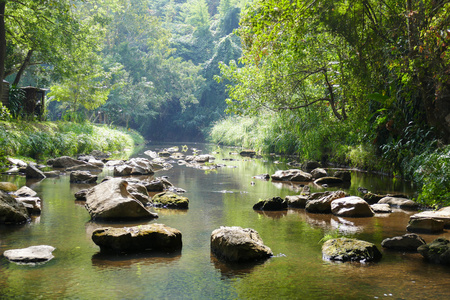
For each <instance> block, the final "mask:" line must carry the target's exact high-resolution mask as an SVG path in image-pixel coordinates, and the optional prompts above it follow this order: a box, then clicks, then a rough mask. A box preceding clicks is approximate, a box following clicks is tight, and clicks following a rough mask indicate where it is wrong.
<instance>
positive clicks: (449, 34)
mask: <svg viewBox="0 0 450 300" xmlns="http://www.w3.org/2000/svg"><path fill="white" fill-rule="evenodd" d="M449 43H450V1H448V0H424V1H415V0H403V1H399V0H383V1H373V0H356V1H341V0H339V1H330V0H322V1H319V0H303V1H300V0H277V1H275V0H209V1H206V0H140V1H131V0H99V1H71V0H40V1H31V0H22V1H16V0H0V54H1V55H0V72H1V73H0V75H2V78H4V79H5V80H6V81H8V82H9V83H10V88H9V99H10V101H9V105H8V107H5V106H2V107H0V119H2V120H17V119H19V120H20V119H21V120H28V119H30V118H33V116H27V115H26V114H24V112H23V111H22V107H21V106H20V105H19V104H18V103H20V99H21V97H23V95H22V94H21V90H20V89H19V88H18V87H24V86H35V87H39V88H44V89H46V90H47V94H46V97H47V101H46V107H45V119H46V120H53V121H56V120H65V121H71V122H92V123H102V124H107V125H111V126H121V127H124V128H127V129H133V130H137V131H138V132H140V133H141V134H142V135H143V136H144V137H145V138H146V139H147V140H149V141H175V140H177V141H209V142H214V143H218V144H226V145H235V146H242V147H246V148H253V149H255V150H258V151H261V152H265V153H272V152H273V153H281V154H295V155H298V157H299V158H300V159H301V160H318V161H322V162H327V163H333V164H335V165H344V166H349V167H357V168H361V169H364V170H371V171H378V172H383V173H385V174H389V175H393V176H398V177H401V178H404V179H408V180H412V181H413V182H414V183H416V184H417V185H418V186H419V189H420V194H419V196H418V198H419V199H418V200H419V201H422V202H424V203H427V204H429V205H439V204H442V203H445V202H447V203H448V202H450V200H449V199H450V147H449V146H448V144H449V141H450V63H449V62H450V52H449V50H448V44H449ZM4 90H5V87H4V85H1V87H0V95H3V94H4V93H5V91H4Z"/></svg>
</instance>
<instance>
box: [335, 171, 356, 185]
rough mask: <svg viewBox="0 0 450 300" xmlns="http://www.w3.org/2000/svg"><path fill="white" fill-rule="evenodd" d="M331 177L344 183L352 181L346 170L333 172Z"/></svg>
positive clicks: (350, 174)
mask: <svg viewBox="0 0 450 300" xmlns="http://www.w3.org/2000/svg"><path fill="white" fill-rule="evenodd" d="M333 177H337V178H341V179H342V181H344V182H351V181H352V173H351V172H350V171H348V170H340V171H336V172H334V174H333Z"/></svg>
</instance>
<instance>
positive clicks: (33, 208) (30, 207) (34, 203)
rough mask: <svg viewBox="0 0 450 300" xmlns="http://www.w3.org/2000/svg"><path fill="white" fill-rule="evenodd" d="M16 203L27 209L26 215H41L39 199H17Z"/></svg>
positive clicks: (28, 197) (29, 197)
mask: <svg viewBox="0 0 450 300" xmlns="http://www.w3.org/2000/svg"><path fill="white" fill-rule="evenodd" d="M16 200H17V201H18V202H22V203H23V204H24V205H25V207H26V208H27V211H28V214H30V215H31V214H33V215H39V214H41V198H39V197H31V196H27V197H17V198H16Z"/></svg>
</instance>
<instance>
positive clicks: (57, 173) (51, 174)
mask: <svg viewBox="0 0 450 300" xmlns="http://www.w3.org/2000/svg"><path fill="white" fill-rule="evenodd" d="M44 175H45V177H48V178H50V177H59V176H60V175H61V172H60V171H56V170H54V171H47V172H44Z"/></svg>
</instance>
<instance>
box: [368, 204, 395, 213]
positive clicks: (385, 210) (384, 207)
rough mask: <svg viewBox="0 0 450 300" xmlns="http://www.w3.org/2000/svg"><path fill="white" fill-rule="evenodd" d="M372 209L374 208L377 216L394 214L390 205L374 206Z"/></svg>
mask: <svg viewBox="0 0 450 300" xmlns="http://www.w3.org/2000/svg"><path fill="white" fill-rule="evenodd" d="M370 208H372V210H373V211H374V213H376V214H389V213H391V212H392V209H391V207H390V206H389V204H378V203H376V204H372V205H371V206H370Z"/></svg>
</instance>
